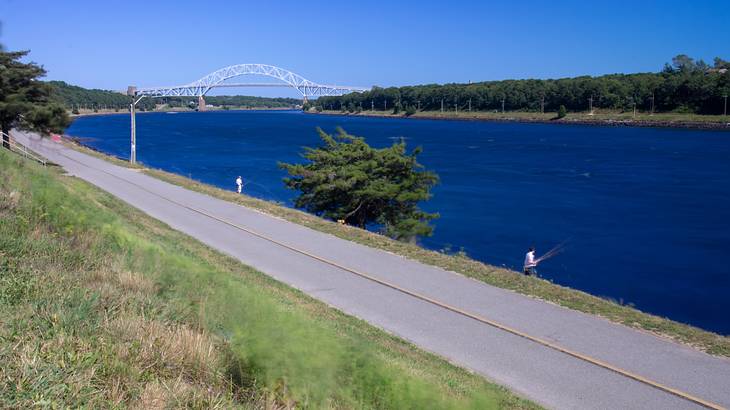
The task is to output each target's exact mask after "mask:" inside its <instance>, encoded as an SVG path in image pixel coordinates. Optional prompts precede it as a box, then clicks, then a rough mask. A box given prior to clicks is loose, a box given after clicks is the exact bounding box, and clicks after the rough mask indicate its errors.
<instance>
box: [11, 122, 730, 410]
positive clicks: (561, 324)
mask: <svg viewBox="0 0 730 410" xmlns="http://www.w3.org/2000/svg"><path fill="white" fill-rule="evenodd" d="M13 135H14V137H15V138H16V139H17V141H18V142H20V143H22V144H25V145H27V146H29V147H30V148H32V149H33V150H35V151H36V152H38V153H39V154H41V155H43V156H45V157H46V158H48V159H49V160H51V161H53V162H55V163H57V164H59V165H60V166H62V167H63V168H64V169H65V170H66V171H67V172H68V173H69V174H70V175H73V176H76V177H78V178H81V179H83V180H86V181H88V182H90V183H92V184H94V185H96V186H98V187H99V188H101V189H103V190H105V191H107V192H109V193H111V194H112V195H114V196H116V197H118V198H119V199H121V200H123V201H124V202H127V203H128V204H130V205H132V206H133V207H136V208H138V209H140V210H141V211H143V212H145V213H147V214H148V215H150V216H152V217H154V218H156V219H159V220H160V221H162V222H164V223H166V224H168V225H169V226H171V227H172V228H174V229H177V230H179V231H181V232H184V233H186V234H188V235H190V236H191V237H194V238H196V239H198V240H200V241H201V242H203V243H205V244H207V245H209V246H211V247H212V248H215V249H217V250H219V251H221V252H223V253H225V254H228V255H230V256H232V257H234V258H236V259H238V260H240V261H241V262H243V263H245V264H247V265H250V266H252V267H254V268H256V269H258V270H260V271H262V272H264V273H266V274H268V275H270V276H272V277H274V278H275V279H277V280H279V281H281V282H284V283H286V284H289V285H291V286H293V287H295V288H297V289H300V290H301V291H303V292H305V293H306V294H308V295H310V296H312V297H314V298H317V299H319V300H321V301H323V302H325V303H327V304H329V305H331V306H334V307H335V308H337V309H340V310H342V311H343V312H345V313H348V314H350V315H354V316H357V317H359V318H361V319H363V320H365V321H367V322H369V323H371V324H373V325H375V326H378V327H380V328H382V329H385V330H386V331H388V332H391V333H393V334H395V335H397V336H399V337H402V338H403V339H406V340H408V341H410V342H412V343H414V344H416V345H418V346H419V347H421V348H422V349H424V350H427V351H430V352H433V353H435V354H438V355H440V356H442V357H444V358H446V359H447V360H449V361H451V362H452V363H455V364H457V365H459V366H462V367H465V368H467V369H470V370H473V371H474V372H476V373H478V374H481V375H483V376H485V377H486V378H487V379H489V380H492V381H494V382H497V383H499V384H502V385H505V386H507V387H509V388H510V389H511V390H513V391H515V392H517V393H518V394H520V395H523V396H525V397H527V398H529V399H531V400H534V401H536V402H538V403H540V404H541V405H543V406H546V407H549V408H560V409H616V408H621V409H689V408H703V406H701V405H700V404H698V403H697V402H696V401H692V400H689V399H688V398H687V397H681V396H683V395H684V396H691V397H694V398H697V399H699V400H700V401H705V402H707V403H709V404H711V405H716V406H718V407H720V408H730V360H728V359H726V358H720V357H714V356H711V355H708V354H705V353H703V352H700V351H698V350H695V349H693V348H690V347H687V346H684V345H681V344H678V343H674V342H672V341H669V340H666V339H664V338H660V337H657V336H654V335H652V334H649V333H647V332H642V331H639V330H635V329H631V328H628V327H626V326H622V325H618V324H614V323H611V322H609V321H607V320H605V319H602V318H599V317H595V316H592V315H587V314H583V313H580V312H576V311H573V310H570V309H566V308H563V307H560V306H556V305H554V304H551V303H547V302H543V301H540V300H536V299H533V298H530V297H527V296H523V295H520V294H517V293H515V292H512V291H508V290H504V289H500V288H496V287H493V286H490V285H487V284H484V283H481V282H478V281H476V280H473V279H470V278H467V277H464V276H462V275H459V274H457V273H453V272H448V271H445V270H443V269H440V268H436V267H432V266H429V265H425V264H422V263H419V262H415V261H412V260H409V259H406V258H403V257H401V256H398V255H394V254H391V253H388V252H385V251H381V250H378V249H373V248H369V247H366V246H362V245H359V244H355V243H352V242H349V241H346V240H343V239H339V238H336V237H334V236H331V235H328V234H325V233H321V232H317V231H314V230H311V229H309V228H305V227H303V226H300V225H297V224H294V223H291V222H288V221H285V220H282V219H279V218H276V217H273V216H270V215H267V214H264V213H261V212H259V211H256V210H252V209H249V208H245V207H242V206H239V205H236V204H232V203H229V202H226V201H222V200H219V199H216V198H212V197H209V196H207V195H203V194H200V193H197V192H193V191H190V190H187V189H184V188H181V187H178V186H176V185H172V184H169V183H166V182H163V181H160V180H158V179H155V178H152V177H150V176H147V175H145V174H143V173H140V172H139V171H137V170H133V169H129V168H125V167H120V166H116V165H113V164H111V163H109V162H106V161H103V160H100V159H98V158H95V157H92V156H89V155H86V154H83V153H81V152H78V151H75V150H73V149H70V148H67V147H65V146H63V145H62V144H59V143H56V142H53V141H51V140H49V139H40V138H39V137H38V136H36V135H32V134H27V133H22V132H18V131H15V132H14V134H13ZM444 306H446V307H444ZM480 319H483V320H480ZM489 323H496V324H498V325H501V326H505V327H507V328H508V329H507V330H508V331H505V330H504V329H502V328H499V327H495V326H493V325H491V324H489ZM525 335H527V336H528V337H525ZM536 340H537V341H536ZM540 342H543V343H540ZM561 349H562V350H561ZM566 352H567V353H566ZM571 353H573V354H571ZM581 357H583V358H581ZM585 358H588V359H589V360H585ZM596 363H598V364H596ZM601 363H603V364H605V366H601V365H600V364H601ZM610 368H613V369H620V372H617V371H615V370H611V369H610ZM621 372H624V373H625V374H622V373H621ZM627 375H634V376H637V377H635V378H632V377H630V376H627ZM637 378H638V379H643V380H644V381H639V380H637ZM652 384H655V385H659V386H661V387H660V388H658V387H656V386H654V385H652ZM663 388H664V389H663ZM666 389H670V390H675V391H676V393H679V395H678V394H673V393H671V392H668V391H667V390H666Z"/></svg>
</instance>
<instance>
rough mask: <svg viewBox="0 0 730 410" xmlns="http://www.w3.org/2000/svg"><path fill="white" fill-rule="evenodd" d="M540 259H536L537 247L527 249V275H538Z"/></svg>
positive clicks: (525, 270) (525, 268) (525, 269)
mask: <svg viewBox="0 0 730 410" xmlns="http://www.w3.org/2000/svg"><path fill="white" fill-rule="evenodd" d="M538 262H539V261H537V260H535V247H534V246H530V249H528V250H527V253H526V254H525V266H524V272H525V275H528V276H536V275H537V269H535V267H537V263H538Z"/></svg>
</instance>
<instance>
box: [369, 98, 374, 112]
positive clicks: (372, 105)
mask: <svg viewBox="0 0 730 410" xmlns="http://www.w3.org/2000/svg"><path fill="white" fill-rule="evenodd" d="M370 111H373V112H374V111H375V100H370Z"/></svg>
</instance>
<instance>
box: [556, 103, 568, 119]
mask: <svg viewBox="0 0 730 410" xmlns="http://www.w3.org/2000/svg"><path fill="white" fill-rule="evenodd" d="M566 115H568V110H566V109H565V106H564V105H561V106H560V107H559V108H558V118H563V117H565V116H566Z"/></svg>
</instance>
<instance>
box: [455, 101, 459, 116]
mask: <svg viewBox="0 0 730 410" xmlns="http://www.w3.org/2000/svg"><path fill="white" fill-rule="evenodd" d="M454 112H456V113H457V114H458V113H459V103H458V102H455V103H454Z"/></svg>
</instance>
